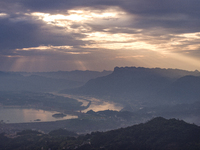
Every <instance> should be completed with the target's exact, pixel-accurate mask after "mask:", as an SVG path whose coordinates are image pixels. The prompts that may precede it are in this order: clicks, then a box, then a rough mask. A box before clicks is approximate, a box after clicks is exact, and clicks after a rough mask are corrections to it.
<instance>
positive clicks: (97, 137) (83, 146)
mask: <svg viewBox="0 0 200 150" xmlns="http://www.w3.org/2000/svg"><path fill="white" fill-rule="evenodd" d="M53 133H56V134H53ZM59 134H61V135H59ZM65 134H66V135H65ZM17 135H18V136H17V137H15V138H8V137H5V136H4V135H3V134H1V135H0V139H1V142H0V148H1V149H2V150H3V149H6V150H11V149H12V150H14V149H19V150H24V149H36V150H37V149H38V150H39V149H45V150H46V149H52V150H54V149H55V150H61V149H69V150H72V149H77V150H199V149H200V127H199V126H196V125H194V124H188V123H185V122H184V121H180V120H176V119H169V120H167V119H164V118H161V117H158V118H154V119H152V120H150V121H148V122H147V123H143V124H139V125H134V126H131V127H127V128H121V129H117V130H112V131H107V132H92V133H91V134H87V135H80V136H77V135H76V134H74V133H73V134H72V132H67V131H64V130H63V131H62V130H57V131H52V132H50V133H49V134H42V133H38V132H35V131H33V132H31V131H25V132H24V131H23V132H21V133H18V134H17ZM69 136H75V137H76V138H75V137H69Z"/></svg>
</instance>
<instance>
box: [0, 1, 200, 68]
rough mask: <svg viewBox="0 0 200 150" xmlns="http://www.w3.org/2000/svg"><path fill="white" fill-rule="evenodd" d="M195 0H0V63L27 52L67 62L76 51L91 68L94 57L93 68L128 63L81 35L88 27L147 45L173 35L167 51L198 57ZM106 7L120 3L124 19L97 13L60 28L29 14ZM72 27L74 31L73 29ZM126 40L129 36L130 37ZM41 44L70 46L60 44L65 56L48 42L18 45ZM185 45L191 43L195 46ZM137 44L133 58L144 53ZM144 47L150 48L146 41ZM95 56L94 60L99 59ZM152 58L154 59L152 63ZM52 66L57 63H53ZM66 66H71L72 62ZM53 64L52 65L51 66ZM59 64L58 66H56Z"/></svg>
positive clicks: (198, 24)
mask: <svg viewBox="0 0 200 150" xmlns="http://www.w3.org/2000/svg"><path fill="white" fill-rule="evenodd" d="M199 3H200V2H199V0H165V1H160V0H151V1H150V0H123V1H122V0H84V1H80V0H73V1H72V0H56V1H55V0H0V56H1V57H2V60H1V61H2V64H3V61H4V60H5V61H4V64H5V63H6V60H7V57H8V56H19V57H20V56H30V57H31V56H35V55H40V56H41V55H43V56H50V57H49V58H51V59H55V60H58V59H59V58H60V59H61V60H67V62H68V65H70V63H71V62H69V61H71V60H70V59H72V58H74V57H76V59H79V62H82V63H83V62H85V64H87V66H89V68H91V69H94V68H95V67H94V66H93V67H90V66H92V65H91V64H92V63H94V61H96V62H95V63H94V64H95V65H96V66H97V68H98V66H100V63H102V62H106V63H110V64H109V65H108V66H109V67H110V68H112V67H113V66H115V65H130V64H129V60H123V61H121V64H120V63H119V58H122V57H125V56H122V54H121V52H120V51H115V52H113V51H112V50H108V49H109V48H107V45H106V46H102V47H101V46H100V48H97V47H95V46H94V44H95V43H96V41H94V40H93V39H92V38H88V39H87V40H83V39H84V38H87V37H88V35H89V34H90V33H94V32H101V33H105V34H117V33H120V34H130V35H132V36H133V37H137V39H135V42H136V41H138V40H141V41H142V42H145V43H146V44H151V45H152V44H154V45H156V44H160V43H162V42H163V43H166V42H167V41H170V40H174V39H176V42H177V43H181V44H176V45H175V46H174V45H173V44H171V47H172V48H174V49H172V48H171V49H170V51H173V52H177V53H183V54H186V53H187V55H188V56H195V57H196V58H197V59H199V53H200V45H198V42H199V39H200V34H199V32H200V19H199V16H200V5H199ZM111 7H117V8H120V9H121V10H122V11H123V12H125V13H126V16H128V17H129V18H128V19H127V20H125V19H124V21H123V18H116V20H112V19H111V21H109V19H110V18H107V20H105V19H104V20H103V19H102V20H101V19H99V22H90V21H88V22H86V23H81V21H80V22H76V23H74V22H73V24H70V32H69V31H68V30H67V31H66V27H63V26H59V25H52V24H53V23H52V24H50V23H51V22H50V23H47V22H44V21H43V20H41V19H38V18H36V17H34V16H31V15H30V14H31V13H34V12H39V13H44V14H51V15H56V14H64V15H67V14H69V12H68V10H72V9H81V8H85V9H86V10H87V9H93V10H98V11H102V12H103V11H104V10H106V9H108V8H111ZM99 13H101V12H99ZM122 16H123V15H122ZM120 19H121V21H120ZM118 20H119V21H118ZM76 29H79V30H80V31H75V30H76ZM71 30H73V32H71ZM85 30H87V31H85ZM187 33H190V34H191V33H192V34H195V33H196V34H195V36H194V35H186V38H187V37H189V38H190V40H187V39H185V37H184V35H183V34H187ZM179 35H181V36H179ZM126 37H127V35H126ZM191 39H192V40H191ZM109 42H110V41H106V42H105V43H103V44H108V43H109ZM128 42H130V40H129V41H128ZM133 42H134V39H132V43H133ZM118 43H120V42H118ZM124 43H127V42H124ZM124 43H123V44H124ZM41 45H43V46H49V45H50V46H55V47H56V46H57V47H58V46H66V45H67V46H71V47H72V48H68V49H66V50H65V52H67V53H65V56H63V54H61V53H57V52H61V51H62V48H57V50H56V51H55V50H53V49H51V48H52V47H50V48H49V49H51V50H49V51H40V50H38V49H35V50H34V49H31V50H30V51H25V50H23V48H32V47H39V46H41ZM88 45H90V46H88ZM91 45H92V46H91ZM191 45H195V47H194V46H193V47H192V46H191ZM84 46H85V47H84ZM125 46H127V45H125ZM164 46H165V45H163V46H162V45H161V46H160V45H159V47H160V48H162V47H164ZM191 47H192V48H191ZM113 49H114V48H113ZM139 49H140V51H139V52H138V53H136V54H134V55H135V56H134V58H135V57H136V56H141V55H142V54H143V51H147V52H145V53H148V50H147V48H143V49H142V48H139ZM149 49H151V47H150V48H149ZM180 49H181V50H180ZM132 53H133V52H132ZM69 54H84V55H83V56H81V57H80V56H72V55H70V56H69ZM85 54H88V55H85ZM96 55H98V56H99V57H97V56H96ZM119 55H120V56H119ZM77 57H78V58H77ZM100 57H101V58H100ZM149 57H151V55H149ZM116 58H118V59H116ZM15 59H16V58H15ZM74 59H75V58H74ZM141 59H142V58H141ZM182 59H184V58H182ZM120 60H121V59H120ZM87 61H88V62H87ZM141 61H142V60H141ZM10 62H11V61H10ZM12 62H14V61H12ZM97 62H99V65H98V63H97ZM49 63H50V61H49ZM54 63H55V62H54ZM64 63H66V62H63V63H61V64H62V66H63V65H64ZM131 63H132V64H133V65H134V64H138V65H145V63H141V64H140V62H139V61H138V62H137V61H136V60H133V61H132V62H131ZM155 63H156V62H154V63H152V64H155ZM47 64H48V63H47ZM57 66H59V63H58V65H57ZM71 66H73V67H76V66H75V65H71ZM164 66H166V65H164ZM0 67H2V68H0V69H2V70H5V68H6V67H8V65H6V67H5V66H4V67H3V66H2V65H1V66H0ZM73 67H68V68H66V69H72V68H73ZM196 67H197V66H196ZM55 68H56V66H55ZM55 68H54V70H56V69H55ZM199 68H200V66H199ZM50 69H53V67H50ZM59 69H64V68H62V67H61V68H59ZM75 69H76V68H75ZM78 69H80V68H78ZM82 69H83V68H82ZM99 69H102V67H99ZM108 69H109V68H108ZM36 70H37V69H36Z"/></svg>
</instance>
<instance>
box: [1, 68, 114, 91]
mask: <svg viewBox="0 0 200 150" xmlns="http://www.w3.org/2000/svg"><path fill="white" fill-rule="evenodd" d="M110 73H111V71H103V72H97V71H78V70H77V71H71V72H70V71H69V72H68V71H59V72H33V73H29V72H2V71H0V91H34V92H35V91H36V92H55V91H60V90H63V89H69V88H75V87H79V86H82V85H83V84H84V83H86V82H87V81H88V80H90V79H93V78H97V77H100V76H104V75H108V74H110Z"/></svg>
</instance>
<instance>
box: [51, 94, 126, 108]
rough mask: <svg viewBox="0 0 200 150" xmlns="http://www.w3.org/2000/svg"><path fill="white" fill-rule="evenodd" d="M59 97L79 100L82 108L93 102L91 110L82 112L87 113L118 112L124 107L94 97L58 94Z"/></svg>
mask: <svg viewBox="0 0 200 150" xmlns="http://www.w3.org/2000/svg"><path fill="white" fill-rule="evenodd" d="M54 94H55V93H54ZM56 95H59V96H64V97H69V98H74V99H76V100H78V101H79V102H82V103H83V104H82V106H87V105H88V103H89V101H91V105H90V106H89V108H87V109H85V110H83V111H82V112H87V111H89V110H93V111H103V110H108V109H109V110H116V111H120V110H121V109H122V108H123V106H122V105H120V104H117V103H114V102H107V101H104V100H100V99H97V98H94V97H85V96H77V95H69V94H56Z"/></svg>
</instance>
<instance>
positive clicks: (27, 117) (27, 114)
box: [0, 107, 78, 123]
mask: <svg viewBox="0 0 200 150" xmlns="http://www.w3.org/2000/svg"><path fill="white" fill-rule="evenodd" d="M55 113H58V112H56V111H44V110H36V109H22V108H3V107H0V121H1V120H3V122H4V123H22V122H36V120H37V119H39V120H40V121H42V122H46V121H57V120H64V119H73V118H78V117H77V116H73V115H67V116H66V117H63V118H54V117H52V115H53V114H55Z"/></svg>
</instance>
